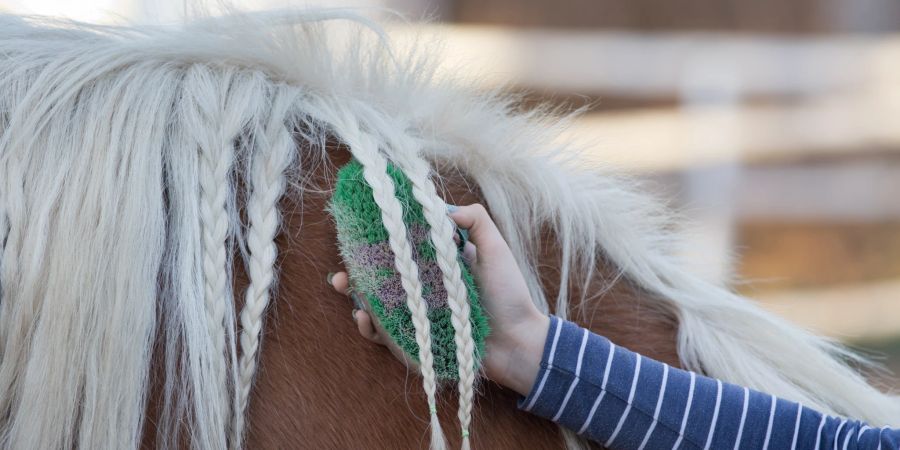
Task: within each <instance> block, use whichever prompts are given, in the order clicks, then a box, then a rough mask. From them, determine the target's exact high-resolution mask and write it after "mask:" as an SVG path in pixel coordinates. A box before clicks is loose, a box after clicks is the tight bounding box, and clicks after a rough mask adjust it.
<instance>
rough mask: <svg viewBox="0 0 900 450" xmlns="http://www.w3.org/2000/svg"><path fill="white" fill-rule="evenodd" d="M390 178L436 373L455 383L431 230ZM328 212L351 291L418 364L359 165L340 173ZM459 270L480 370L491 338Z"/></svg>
mask: <svg viewBox="0 0 900 450" xmlns="http://www.w3.org/2000/svg"><path fill="white" fill-rule="evenodd" d="M388 174H389V175H390V176H391V178H392V179H393V180H394V184H395V185H396V187H397V192H396V194H397V198H398V199H399V200H400V203H401V204H402V205H403V221H404V223H405V224H406V226H407V228H408V230H409V239H410V243H411V244H412V246H413V248H414V249H415V256H414V257H415V261H416V263H417V264H418V267H419V277H420V278H421V281H422V286H423V288H422V290H423V297H424V298H425V301H426V302H427V303H428V318H429V319H430V321H431V337H432V342H433V345H432V352H433V353H434V370H435V372H436V373H437V376H438V378H440V379H443V380H457V379H458V378H459V373H458V368H457V363H456V344H455V342H454V340H453V335H454V330H453V325H452V324H451V323H450V314H451V313H450V308H449V307H448V306H447V291H446V290H445V289H444V284H443V279H442V274H441V270H440V269H439V268H438V265H437V262H436V261H435V250H434V246H433V245H432V244H431V239H430V234H429V231H430V228H429V226H428V223H427V222H426V221H425V216H424V215H423V213H422V207H421V205H419V204H418V203H417V202H416V201H415V200H414V199H413V195H412V187H411V186H410V182H409V179H407V178H406V176H405V175H404V174H403V173H402V172H401V171H400V170H398V169H397V168H395V167H393V166H388ZM329 209H330V212H331V214H332V216H333V217H334V221H335V224H336V227H337V237H338V244H339V247H340V252H341V256H342V257H343V259H344V263H345V264H346V265H347V272H348V273H349V275H350V282H351V285H352V286H353V289H354V290H355V291H356V292H357V293H359V294H361V295H363V296H364V297H365V298H366V300H368V303H369V305H370V306H371V311H370V312H371V313H373V314H374V315H375V316H376V318H377V319H378V321H379V322H381V325H382V326H383V327H384V329H385V331H387V333H388V335H389V336H390V337H391V339H392V340H393V341H394V342H396V343H397V345H399V346H400V348H402V349H403V351H404V352H406V354H407V355H409V356H410V357H411V358H413V359H414V360H416V361H418V355H419V346H418V345H417V344H416V339H415V328H414V327H413V323H412V320H411V319H410V312H409V308H407V306H406V292H405V291H404V290H403V287H402V285H401V284H400V275H399V274H398V273H397V271H396V270H395V269H394V253H393V252H392V251H391V248H390V246H389V245H388V232H387V230H386V229H385V228H384V224H383V222H382V220H381V210H380V209H379V208H378V205H376V204H375V200H374V197H373V195H372V189H371V188H370V187H369V185H368V184H367V183H366V181H365V179H364V178H363V168H362V165H361V164H359V163H358V162H357V161H355V160H354V161H351V162H350V163H348V164H347V165H346V166H344V167H343V168H341V170H340V171H339V172H338V178H337V184H336V186H335V189H334V195H333V197H332V198H331V205H330V208H329ZM460 268H461V269H462V277H463V281H464V282H465V284H466V287H467V288H468V293H469V305H470V306H471V309H472V312H471V316H470V321H471V324H472V335H473V338H474V340H475V347H476V355H475V356H476V361H479V364H480V359H481V356H482V355H483V354H484V339H485V337H486V336H487V335H488V332H489V328H488V323H487V317H485V315H484V311H483V310H482V308H481V304H480V303H479V302H478V290H477V288H476V286H475V281H474V279H473V278H472V274H471V273H470V271H469V268H468V266H466V264H465V262H463V261H462V258H460Z"/></svg>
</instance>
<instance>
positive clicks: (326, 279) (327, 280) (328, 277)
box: [325, 272, 334, 286]
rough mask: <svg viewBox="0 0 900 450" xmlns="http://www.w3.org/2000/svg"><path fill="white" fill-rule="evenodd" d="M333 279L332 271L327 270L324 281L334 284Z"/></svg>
mask: <svg viewBox="0 0 900 450" xmlns="http://www.w3.org/2000/svg"><path fill="white" fill-rule="evenodd" d="M333 281H334V272H328V275H326V276H325V282H327V283H328V284H330V285H331V286H334V283H333Z"/></svg>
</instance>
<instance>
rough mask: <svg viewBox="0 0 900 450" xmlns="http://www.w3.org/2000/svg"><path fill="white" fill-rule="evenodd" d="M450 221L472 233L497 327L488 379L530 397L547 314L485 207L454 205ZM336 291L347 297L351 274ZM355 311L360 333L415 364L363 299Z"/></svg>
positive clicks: (490, 342) (469, 253) (474, 262)
mask: <svg viewBox="0 0 900 450" xmlns="http://www.w3.org/2000/svg"><path fill="white" fill-rule="evenodd" d="M450 217H451V218H452V219H453V220H454V221H455V222H456V224H457V225H458V226H459V227H460V228H464V229H468V230H469V240H470V241H469V242H468V243H466V246H465V249H464V251H463V257H464V258H465V259H466V261H467V262H468V263H469V265H470V267H471V268H472V270H473V273H474V275H475V280H476V282H477V283H478V287H479V291H480V293H481V304H482V306H483V307H484V309H485V312H486V313H487V316H488V320H489V323H490V326H491V334H490V335H489V336H488V338H487V341H486V345H487V349H486V355H485V358H484V370H485V375H486V376H487V377H488V378H490V379H492V380H494V381H496V382H498V383H500V384H503V385H506V386H508V387H510V388H512V389H514V390H515V391H517V392H519V393H520V394H522V395H527V394H528V392H529V391H530V390H531V385H532V383H533V382H534V378H535V376H536V375H537V373H538V369H539V368H540V361H541V354H542V352H543V347H544V340H545V338H546V336H547V330H548V329H549V327H550V320H549V318H548V317H547V316H545V315H544V314H542V313H541V312H540V311H538V309H537V307H535V306H534V303H533V302H532V300H531V295H530V293H529V292H528V286H527V284H526V283H525V278H524V277H523V276H522V272H521V271H520V270H519V267H518V265H517V264H516V261H515V258H514V257H513V255H512V252H511V251H510V249H509V246H508V245H507V244H506V241H505V240H504V239H503V236H502V235H501V234H500V231H499V230H498V229H497V226H496V225H495V224H494V222H493V221H492V220H491V218H490V216H489V215H488V213H487V211H486V210H485V209H484V207H482V206H481V205H478V204H475V205H469V206H461V207H454V208H452V211H451V213H450ZM331 283H332V285H333V286H334V288H335V289H336V290H337V291H338V292H341V293H344V294H347V290H348V281H347V274H346V273H344V272H340V273H337V274H335V275H334V276H333V277H332V278H331ZM355 302H356V303H357V305H356V306H355V308H356V309H354V311H353V317H354V319H355V320H356V324H357V327H358V328H359V332H360V334H361V335H362V336H363V337H365V338H366V339H369V340H370V341H372V342H375V343H377V344H380V345H385V346H387V347H388V348H390V349H391V351H392V352H393V353H394V355H396V356H397V357H398V358H399V359H400V360H401V361H404V362H405V363H406V364H407V365H410V363H411V362H410V360H409V358H407V357H406V356H405V354H404V353H403V351H402V350H400V349H399V348H398V347H397V346H396V344H394V343H393V342H392V341H391V340H390V338H388V337H387V334H386V333H385V332H384V330H383V329H381V327H380V326H379V325H378V324H377V323H376V321H375V320H374V319H373V317H372V316H370V315H369V314H368V313H367V312H366V311H364V310H363V308H366V305H364V304H361V303H360V300H359V299H355Z"/></svg>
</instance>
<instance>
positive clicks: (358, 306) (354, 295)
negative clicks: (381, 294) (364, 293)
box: [350, 292, 366, 310]
mask: <svg viewBox="0 0 900 450" xmlns="http://www.w3.org/2000/svg"><path fill="white" fill-rule="evenodd" d="M350 300H353V307H354V308H356V309H363V310H364V309H366V308H365V305H364V304H363V302H362V298H361V297H360V296H359V294H357V293H356V292H353V293H351V294H350Z"/></svg>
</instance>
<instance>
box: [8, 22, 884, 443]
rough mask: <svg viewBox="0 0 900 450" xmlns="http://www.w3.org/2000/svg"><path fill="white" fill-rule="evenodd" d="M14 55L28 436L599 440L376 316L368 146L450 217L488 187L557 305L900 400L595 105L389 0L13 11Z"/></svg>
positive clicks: (765, 379)
mask: <svg viewBox="0 0 900 450" xmlns="http://www.w3.org/2000/svg"><path fill="white" fill-rule="evenodd" d="M0 59H2V64H0V244H2V246H0V446H2V447H3V448H72V447H79V448H117V449H119V448H139V447H140V448H144V447H146V448H152V447H155V448H173V447H174V448H182V447H191V448H200V449H220V448H243V447H248V448H316V449H318V448H422V447H427V446H429V445H431V447H432V448H443V447H444V442H443V439H444V436H442V435H443V434H445V435H446V439H447V442H446V445H447V446H451V447H457V446H463V447H464V448H465V447H468V446H470V445H471V446H472V447H475V448H498V449H502V448H559V447H563V446H566V447H568V448H580V447H583V446H586V445H593V444H587V443H585V442H583V441H581V440H580V438H578V436H576V435H575V434H574V433H572V432H570V431H565V430H560V429H558V428H556V427H555V426H554V425H552V424H551V423H549V422H546V421H543V420H540V419H537V418H534V417H531V416H529V415H527V414H525V413H523V412H521V411H518V410H517V409H516V406H515V403H516V397H517V394H514V393H512V392H510V391H509V390H506V389H503V388H502V387H500V386H497V385H495V384H492V383H491V382H489V381H485V380H479V379H478V378H477V376H473V377H472V378H471V379H469V380H468V381H467V382H463V383H460V385H459V386H456V387H455V388H456V389H454V386H434V385H433V382H434V380H433V379H431V380H429V379H428V378H429V376H428V374H427V373H425V370H424V369H423V371H422V373H418V372H417V371H413V370H410V369H407V368H406V367H404V366H403V365H402V364H400V363H397V362H396V361H394V360H393V357H392V355H391V354H390V352H389V351H387V350H384V349H373V348H372V347H370V346H368V345H366V343H365V342H362V340H361V339H360V337H359V336H358V335H357V334H356V333H354V332H353V329H354V325H353V323H352V321H351V319H350V316H349V312H350V309H351V306H350V304H349V303H348V302H347V300H346V299H343V298H341V296H339V295H338V294H336V293H334V292H333V291H332V290H331V288H330V287H329V286H328V284H327V283H326V273H327V272H329V271H334V270H335V269H337V268H340V265H341V261H340V259H339V256H338V251H337V247H336V237H335V231H334V227H333V224H332V223H331V220H330V219H329V217H328V215H327V212H326V206H327V202H328V198H329V195H330V192H331V190H332V188H333V185H334V176H335V172H336V169H337V168H339V167H340V166H342V165H343V164H345V163H347V162H348V161H349V160H350V159H351V158H354V159H356V160H359V161H362V162H363V164H364V165H365V166H366V167H367V169H366V170H368V173H369V174H370V175H371V176H372V177H373V178H372V180H375V181H378V180H382V181H383V178H380V177H381V176H382V175H384V170H383V169H384V167H385V165H386V164H388V163H395V164H397V165H398V166H399V167H403V168H405V169H404V170H405V173H406V174H407V176H409V177H410V178H411V179H412V182H413V183H414V184H416V185H417V186H419V187H420V188H421V195H422V196H423V198H424V199H426V200H428V201H429V202H431V203H432V204H431V207H432V209H433V210H434V211H438V210H440V208H441V207H443V205H444V204H445V203H456V204H469V203H481V204H483V205H485V207H486V208H487V209H488V210H489V211H490V213H491V215H492V216H493V218H494V219H495V221H496V222H497V224H498V226H499V228H500V229H501V232H502V233H503V235H504V237H505V238H506V240H507V241H508V242H509V244H510V246H511V248H512V250H513V252H514V253H515V255H516V258H517V261H518V263H519V266H520V268H521V269H522V271H523V272H524V273H525V276H526V278H527V280H528V283H529V289H530V291H531V294H532V297H533V300H534V301H535V303H536V304H537V305H538V306H539V307H540V308H541V309H542V310H543V311H545V312H546V313H548V314H549V313H552V314H556V315H558V316H560V317H563V318H568V319H570V320H574V321H576V322H578V323H580V324H581V325H584V326H586V327H588V328H589V329H591V330H593V331H595V332H598V333H601V334H603V335H605V336H607V337H609V338H610V339H611V340H613V341H614V342H616V343H617V344H619V345H623V346H625V347H628V348H630V349H632V350H635V351H638V352H640V353H642V354H645V355H647V356H649V357H652V358H655V359H658V360H661V361H663V362H666V363H668V364H670V365H673V366H677V367H683V368H686V369H690V370H695V371H699V372H702V373H704V374H708V375H710V376H714V377H718V378H722V379H724V380H727V381H730V382H734V383H738V384H742V385H746V386H749V387H751V388H755V389H760V390H764V391H766V392H769V393H771V394H773V395H777V396H780V397H784V398H787V399H791V400H794V401H799V402H801V403H803V404H804V405H808V406H811V407H814V408H817V409H819V410H821V411H823V412H826V413H831V414H841V415H847V416H852V417H856V418H859V419H863V420H867V421H868V422H870V423H871V424H872V425H873V426H881V425H887V424H890V423H892V422H893V423H894V424H896V420H897V418H898V417H900V402H898V400H897V399H896V398H895V397H893V396H891V395H890V394H887V393H884V392H881V391H879V389H878V388H877V386H874V385H873V382H870V381H869V380H867V379H866V377H865V376H864V375H863V374H862V372H861V369H862V370H865V368H866V367H869V366H867V364H868V362H867V361H866V360H864V359H863V358H861V357H859V356H858V355H856V354H854V353H853V352H851V351H849V350H847V349H845V348H843V347H841V346H840V345H839V344H837V343H835V342H833V341H830V340H827V339H824V338H821V337H818V336H815V335H812V334H810V333H808V332H806V331H804V330H802V329H800V328H799V327H797V326H795V325H792V324H789V323H787V322H786V321H784V320H782V319H780V318H778V317H776V316H774V315H772V314H769V313H767V312H764V311H763V310H762V309H760V308H759V307H758V306H756V305H755V304H754V303H753V302H752V301H751V300H749V299H746V298H743V297H741V296H739V295H737V294H735V293H734V292H732V291H731V290H730V289H729V287H728V286H724V285H718V284H715V283H712V282H709V281H705V280H703V279H701V278H700V277H698V276H696V275H694V274H692V273H691V272H690V271H689V270H688V269H686V268H685V266H684V265H683V264H681V263H680V261H679V259H678V256H677V251H676V250H677V245H678V234H679V229H678V228H677V227H676V226H675V220H674V219H673V215H672V214H671V213H669V212H668V211H667V210H666V208H665V207H664V206H663V205H661V203H660V202H658V201H657V200H655V199H654V198H652V197H651V196H649V195H647V194H645V193H643V192H642V190H641V188H640V186H638V185H636V184H635V183H634V182H633V181H630V180H629V179H627V178H625V177H621V176H616V175H613V174H608V173H605V172H604V171H602V170H600V168H597V167H589V166H586V165H585V163H584V162H583V161H584V160H583V159H581V158H579V157H578V155H579V152H580V151H582V149H581V148H580V147H579V145H578V144H577V143H575V142H570V141H566V140H564V139H562V138H561V132H562V131H563V130H564V129H565V127H566V124H567V122H568V120H569V119H570V117H565V116H564V117H560V116H559V115H558V114H556V113H555V112H554V111H552V110H548V109H546V108H537V109H523V108H522V107H521V106H520V104H519V103H518V101H517V99H516V98H515V97H510V96H507V95H505V94H502V93H499V92H484V91H482V90H479V89H476V88H475V87H474V85H473V84H472V83H471V80H467V79H465V78H463V77H461V76H458V75H455V74H454V72H439V71H438V70H437V69H438V67H440V64H439V62H438V59H439V52H438V51H436V50H435V47H434V46H433V45H430V44H422V43H420V44H419V45H418V46H416V45H412V46H411V47H403V46H400V45H398V44H396V43H393V42H391V40H390V36H389V34H388V33H387V32H385V31H384V29H383V28H381V27H380V26H379V25H378V24H377V23H375V22H374V21H372V20H371V19H368V18H366V17H364V16H362V15H358V14H356V13H354V12H349V11H346V10H300V11H294V10H291V11H275V12H266V13H257V14H245V13H229V14H225V15H222V16H218V17H201V18H198V19H196V20H194V21H192V22H190V23H188V24H185V25H183V26H178V27H171V26H99V25H90V24H84V23H76V22H71V21H60V20H51V19H46V18H34V17H18V16H9V15H6V16H0ZM379 189H380V190H379V192H380V194H378V193H376V196H378V195H383V198H384V199H385V202H386V203H385V205H388V206H389V203H390V194H391V191H390V185H389V183H388V184H386V185H383V186H381V187H380V188H379ZM380 206H381V205H380ZM381 207H382V209H383V210H382V215H383V217H387V218H389V219H390V218H394V219H396V217H394V216H392V214H394V213H395V212H396V211H394V212H391V211H392V210H391V209H390V208H388V207H387V206H381ZM431 217H432V218H431V219H429V221H430V225H432V226H433V227H438V226H442V225H441V220H444V221H446V220H448V219H446V216H444V217H443V218H441V217H440V214H431ZM386 223H387V222H386ZM391 233H392V236H393V237H394V238H397V239H401V240H402V239H403V230H402V228H401V229H399V230H394V231H391ZM434 244H435V247H442V248H443V247H447V246H449V247H452V246H453V245H452V242H442V241H435V242H434ZM398 258H400V256H398ZM469 337H470V336H469ZM457 338H459V339H462V341H460V342H465V338H466V335H465V332H464V330H461V329H460V330H457ZM458 356H460V366H461V367H462V366H464V365H463V364H462V360H463V359H465V358H470V357H471V354H468V355H466V354H459V353H458ZM860 365H862V367H860ZM468 367H469V368H470V369H473V366H471V365H468ZM473 375H477V373H476V374H473ZM429 383H431V384H432V386H431V388H429ZM423 386H424V389H423V388H422V387H423ZM426 403H430V404H431V406H432V407H433V408H434V410H435V411H436V414H431V415H429V411H428V409H426ZM456 405H458V409H457V411H456V412H457V414H455V416H456V417H454V406H456ZM457 421H458V422H459V424H456V422H457ZM441 427H443V428H441ZM467 427H471V432H470V433H468V434H470V435H471V442H470V439H469V438H468V437H466V436H464V434H466V433H462V431H468V430H467ZM443 429H446V430H448V431H447V432H446V433H444V431H443ZM429 430H431V438H429V436H428V435H429Z"/></svg>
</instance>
